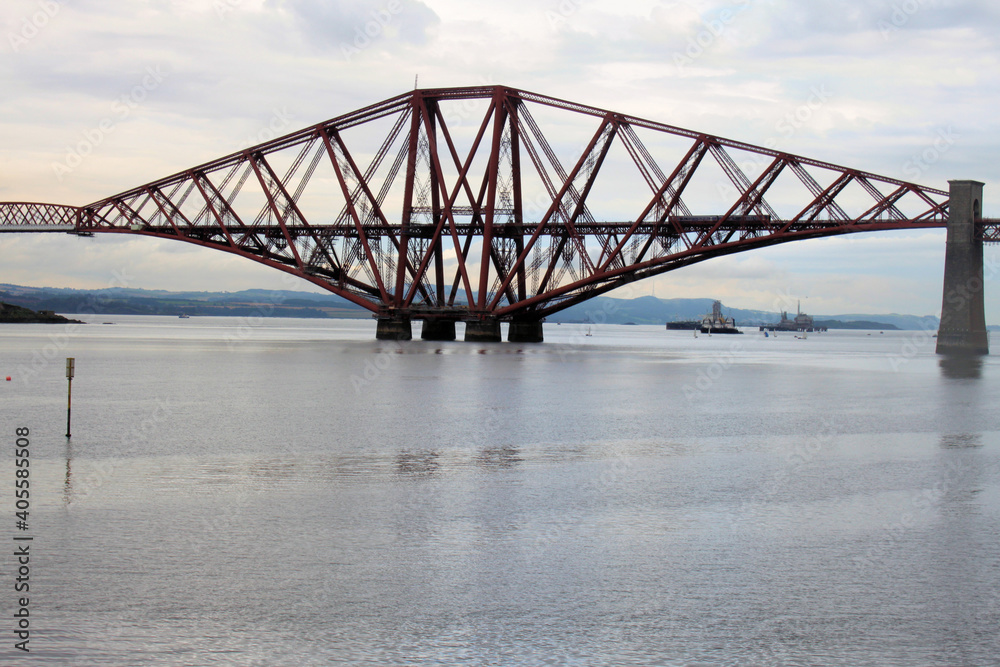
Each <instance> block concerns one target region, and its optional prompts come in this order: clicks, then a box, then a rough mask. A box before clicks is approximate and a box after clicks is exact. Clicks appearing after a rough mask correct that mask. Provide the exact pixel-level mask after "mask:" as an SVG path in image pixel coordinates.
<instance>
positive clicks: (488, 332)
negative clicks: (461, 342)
mask: <svg viewBox="0 0 1000 667" xmlns="http://www.w3.org/2000/svg"><path fill="white" fill-rule="evenodd" d="M502 340H503V338H501V336H500V321H499V320H474V321H472V322H466V323H465V342H466V343H499V342H501V341H502Z"/></svg>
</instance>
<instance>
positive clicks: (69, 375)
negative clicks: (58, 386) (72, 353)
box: [66, 357, 76, 438]
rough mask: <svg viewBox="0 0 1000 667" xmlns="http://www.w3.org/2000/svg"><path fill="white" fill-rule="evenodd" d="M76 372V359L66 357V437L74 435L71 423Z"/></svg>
mask: <svg viewBox="0 0 1000 667" xmlns="http://www.w3.org/2000/svg"><path fill="white" fill-rule="evenodd" d="M75 373H76V359H74V358H73V357H66V382H67V387H66V437H67V438H69V437H72V434H71V431H70V428H69V425H70V416H71V415H72V414H73V375H75Z"/></svg>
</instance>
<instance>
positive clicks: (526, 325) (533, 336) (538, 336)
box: [507, 320, 545, 343]
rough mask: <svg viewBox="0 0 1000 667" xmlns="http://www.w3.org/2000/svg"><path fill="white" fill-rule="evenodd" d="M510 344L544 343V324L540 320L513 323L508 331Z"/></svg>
mask: <svg viewBox="0 0 1000 667" xmlns="http://www.w3.org/2000/svg"><path fill="white" fill-rule="evenodd" d="M507 342H509V343H543V342H545V338H544V336H542V323H541V321H539V320H525V321H517V320H515V321H513V322H511V323H510V329H509V330H508V331H507Z"/></svg>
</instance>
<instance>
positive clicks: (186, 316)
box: [177, 313, 191, 320]
mask: <svg viewBox="0 0 1000 667" xmlns="http://www.w3.org/2000/svg"><path fill="white" fill-rule="evenodd" d="M177 317H179V318H181V319H182V320H187V319H190V317H191V316H190V315H187V314H185V313H181V314H180V315H178V316H177Z"/></svg>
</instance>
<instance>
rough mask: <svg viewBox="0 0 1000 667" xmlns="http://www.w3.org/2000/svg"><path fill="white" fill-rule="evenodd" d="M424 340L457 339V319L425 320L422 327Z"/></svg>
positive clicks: (421, 331)
mask: <svg viewBox="0 0 1000 667" xmlns="http://www.w3.org/2000/svg"><path fill="white" fill-rule="evenodd" d="M420 338H421V339H423V340H455V320H424V324H423V326H422V327H421V328H420Z"/></svg>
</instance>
